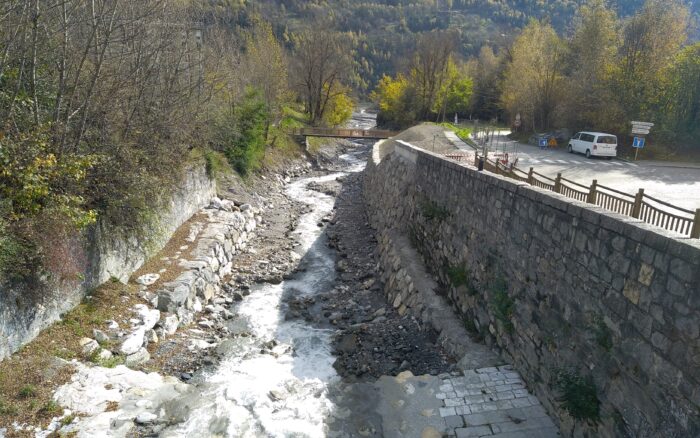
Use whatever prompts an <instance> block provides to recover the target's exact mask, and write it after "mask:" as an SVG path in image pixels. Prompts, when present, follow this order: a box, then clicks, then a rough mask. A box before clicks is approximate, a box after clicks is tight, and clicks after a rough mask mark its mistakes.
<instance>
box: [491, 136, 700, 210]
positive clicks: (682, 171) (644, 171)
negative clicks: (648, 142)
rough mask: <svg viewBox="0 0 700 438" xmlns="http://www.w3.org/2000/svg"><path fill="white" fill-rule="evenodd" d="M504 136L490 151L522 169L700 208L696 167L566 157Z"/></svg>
mask: <svg viewBox="0 0 700 438" xmlns="http://www.w3.org/2000/svg"><path fill="white" fill-rule="evenodd" d="M505 134H507V132H502V133H501V135H500V136H496V137H495V138H494V139H493V142H492V145H493V146H492V148H491V151H498V152H503V151H505V152H508V154H509V158H510V159H511V160H513V159H514V158H517V159H518V163H517V166H518V167H519V168H521V169H523V170H528V169H529V168H530V167H534V169H535V171H536V172H539V173H541V174H543V175H547V176H550V177H552V178H553V177H555V176H556V174H557V173H559V172H561V174H562V176H564V177H565V178H568V179H570V180H572V181H576V182H578V183H580V184H585V185H589V184H590V183H591V181H592V180H594V179H597V180H598V183H599V184H603V185H606V186H609V187H612V188H615V189H618V190H622V191H624V192H627V193H630V194H634V193H636V192H637V190H639V189H640V188H644V191H645V193H647V194H648V195H650V196H653V197H655V198H659V199H661V200H664V201H666V202H670V203H672V204H674V205H677V206H679V207H682V208H685V209H689V210H695V209H696V208H700V166H699V165H697V164H696V165H693V164H688V163H671V162H645V161H638V162H636V163H630V162H626V161H622V160H618V159H613V160H607V159H605V158H591V159H587V158H586V157H585V156H583V155H579V154H569V153H568V152H567V151H566V148H565V146H562V147H560V148H559V149H547V150H540V149H539V148H538V147H536V146H532V145H527V144H522V143H517V142H514V141H510V140H509V139H508V138H507V137H505Z"/></svg>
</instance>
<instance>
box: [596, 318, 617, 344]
mask: <svg viewBox="0 0 700 438" xmlns="http://www.w3.org/2000/svg"><path fill="white" fill-rule="evenodd" d="M593 324H594V326H593V333H594V334H595V340H596V342H597V343H598V345H599V346H600V347H601V348H602V349H603V350H605V351H610V350H611V349H612V347H613V341H612V332H611V331H610V329H609V328H608V326H607V325H605V321H603V318H601V317H600V316H598V317H596V318H595V319H594V321H593Z"/></svg>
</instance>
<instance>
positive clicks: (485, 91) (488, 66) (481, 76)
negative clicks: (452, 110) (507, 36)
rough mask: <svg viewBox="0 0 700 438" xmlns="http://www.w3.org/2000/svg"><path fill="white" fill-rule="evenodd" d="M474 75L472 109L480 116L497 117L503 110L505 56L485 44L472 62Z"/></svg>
mask: <svg viewBox="0 0 700 438" xmlns="http://www.w3.org/2000/svg"><path fill="white" fill-rule="evenodd" d="M470 64H471V65H470V67H469V69H470V71H471V72H472V75H473V77H474V90H473V97H472V102H471V111H472V112H473V113H474V114H475V115H476V116H477V117H479V118H483V119H487V120H490V119H495V118H498V116H499V113H500V111H501V108H500V98H501V89H500V85H501V75H502V73H503V69H504V66H505V62H504V59H503V56H499V55H496V54H495V53H494V52H493V49H492V48H491V47H490V46H483V47H482V48H481V49H480V50H479V56H478V58H476V59H475V60H473V61H471V62H470Z"/></svg>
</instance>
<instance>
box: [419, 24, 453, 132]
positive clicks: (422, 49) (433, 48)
mask: <svg viewBox="0 0 700 438" xmlns="http://www.w3.org/2000/svg"><path fill="white" fill-rule="evenodd" d="M454 48H455V35H454V34H453V33H452V32H430V33H427V34H424V35H422V36H421V37H420V38H419V40H418V44H417V47H416V54H415V55H414V57H413V62H412V63H411V70H410V77H411V82H412V85H413V86H414V87H415V89H416V94H417V97H418V100H417V101H416V104H417V105H418V107H417V108H418V110H417V113H418V118H419V119H420V120H428V119H429V118H430V116H431V114H437V113H438V112H439V106H440V104H441V102H440V101H439V100H438V97H439V96H438V94H439V92H440V89H441V88H442V87H443V86H444V84H445V83H446V81H447V78H448V73H449V71H448V67H449V64H450V60H451V59H452V52H453V51H454Z"/></svg>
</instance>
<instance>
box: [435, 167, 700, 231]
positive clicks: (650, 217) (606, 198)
mask: <svg viewBox="0 0 700 438" xmlns="http://www.w3.org/2000/svg"><path fill="white" fill-rule="evenodd" d="M445 157H446V158H449V159H451V160H454V161H459V162H462V163H464V162H468V161H470V159H474V163H473V164H474V166H478V165H479V159H480V158H479V156H478V154H474V155H461V154H446V155H445ZM484 169H485V170H488V171H491V172H493V173H497V174H499V175H504V176H507V177H509V178H513V179H516V180H518V181H523V182H526V183H528V184H530V185H532V186H535V187H540V188H542V189H545V190H550V191H553V192H556V193H560V194H562V195H564V196H566V197H568V198H571V199H575V200H577V201H581V202H587V203H589V204H593V205H597V206H599V207H602V208H604V209H606V210H610V211H613V212H615V213H619V214H622V215H625V216H631V217H633V218H636V219H641V220H642V221H644V222H646V223H648V224H652V225H655V226H657V227H660V228H663V229H666V230H669V231H674V232H676V233H679V234H683V235H685V236H688V237H690V238H693V239H700V208H698V209H696V210H695V211H692V210H689V209H685V208H681V207H678V206H676V205H673V204H670V203H668V202H666V201H662V200H660V199H657V198H654V197H651V196H649V195H647V194H645V193H644V189H639V191H638V192H637V193H636V194H629V193H625V192H622V191H620V190H617V189H614V188H612V187H606V186H604V185H601V184H598V180H593V182H592V183H591V184H590V185H589V186H586V185H584V184H581V183H578V182H576V181H572V180H570V179H566V178H564V177H562V175H561V173H558V174H557V176H556V178H551V177H548V176H546V175H543V174H541V173H537V172H535V169H534V168H532V167H531V168H530V169H529V171H527V172H526V171H524V170H522V169H519V168H518V167H516V166H515V165H513V164H509V163H506V162H503V161H501V160H491V159H488V158H487V159H485V160H484Z"/></svg>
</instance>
